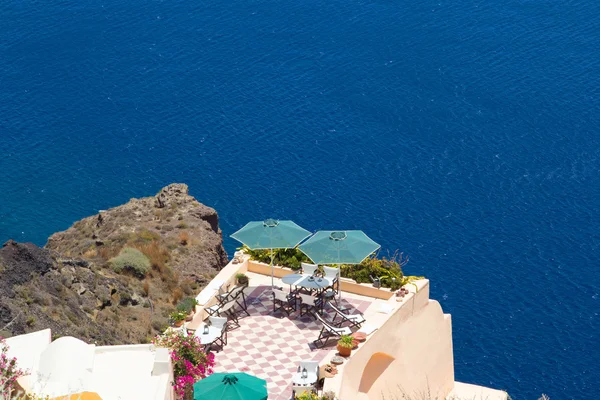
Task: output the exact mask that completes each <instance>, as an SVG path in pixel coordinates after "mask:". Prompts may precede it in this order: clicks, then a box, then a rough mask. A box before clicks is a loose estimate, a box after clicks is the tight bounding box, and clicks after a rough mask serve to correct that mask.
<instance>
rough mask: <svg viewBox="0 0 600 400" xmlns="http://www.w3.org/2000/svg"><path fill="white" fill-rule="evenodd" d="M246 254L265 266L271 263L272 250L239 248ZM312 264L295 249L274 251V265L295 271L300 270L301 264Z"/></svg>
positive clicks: (304, 255)
mask: <svg viewBox="0 0 600 400" xmlns="http://www.w3.org/2000/svg"><path fill="white" fill-rule="evenodd" d="M238 250H242V251H243V252H245V253H246V254H249V255H250V258H251V259H252V260H254V261H258V262H262V263H265V264H269V263H271V250H250V249H249V248H248V247H246V246H242V247H240V248H238ZM303 262H311V261H310V259H309V258H308V257H307V256H306V254H304V253H303V252H301V251H300V250H298V249H297V248H294V249H274V250H273V264H274V265H280V266H282V267H285V268H290V269H292V270H294V271H297V270H299V269H300V263H303Z"/></svg>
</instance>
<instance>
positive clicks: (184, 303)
mask: <svg viewBox="0 0 600 400" xmlns="http://www.w3.org/2000/svg"><path fill="white" fill-rule="evenodd" d="M197 305H198V301H196V299H195V298H193V297H186V298H185V299H183V300H181V301H180V302H179V303H178V304H177V311H182V312H184V313H185V314H186V318H185V320H186V321H191V320H192V318H194V314H195V313H196V306H197Z"/></svg>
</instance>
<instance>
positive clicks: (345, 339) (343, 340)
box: [337, 335, 354, 357]
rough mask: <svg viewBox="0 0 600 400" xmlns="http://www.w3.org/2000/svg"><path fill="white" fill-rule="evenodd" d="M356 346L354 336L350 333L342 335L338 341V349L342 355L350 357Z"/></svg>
mask: <svg viewBox="0 0 600 400" xmlns="http://www.w3.org/2000/svg"><path fill="white" fill-rule="evenodd" d="M353 348H354V338H353V337H352V336H350V335H342V336H341V337H340V340H338V342H337V351H338V353H340V356H342V357H349V356H350V354H351V353H352V349H353Z"/></svg>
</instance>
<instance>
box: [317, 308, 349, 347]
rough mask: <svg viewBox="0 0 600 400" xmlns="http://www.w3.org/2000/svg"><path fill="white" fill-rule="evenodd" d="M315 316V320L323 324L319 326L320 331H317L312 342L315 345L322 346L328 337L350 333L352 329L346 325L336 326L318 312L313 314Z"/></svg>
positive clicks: (337, 336)
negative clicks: (317, 335)
mask: <svg viewBox="0 0 600 400" xmlns="http://www.w3.org/2000/svg"><path fill="white" fill-rule="evenodd" d="M314 315H315V317H317V320H319V321H320V322H321V324H323V327H322V328H321V332H319V337H318V338H317V339H316V340H315V341H314V342H313V343H314V344H315V347H323V346H325V344H326V343H327V342H328V341H329V339H331V338H332V337H333V338H339V337H341V336H342V335H350V334H352V331H351V330H350V328H348V327H347V326H344V327H336V326H333V325H332V324H331V323H330V322H327V321H325V320H324V319H323V317H322V316H321V315H320V314H319V313H315V314H314Z"/></svg>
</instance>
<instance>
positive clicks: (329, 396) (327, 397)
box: [321, 390, 336, 400]
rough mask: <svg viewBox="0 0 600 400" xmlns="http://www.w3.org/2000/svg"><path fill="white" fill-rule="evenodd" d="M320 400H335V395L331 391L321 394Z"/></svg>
mask: <svg viewBox="0 0 600 400" xmlns="http://www.w3.org/2000/svg"><path fill="white" fill-rule="evenodd" d="M321 400H336V397H335V393H334V392H333V391H331V390H328V391H327V392H324V393H323V396H322V397H321Z"/></svg>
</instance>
